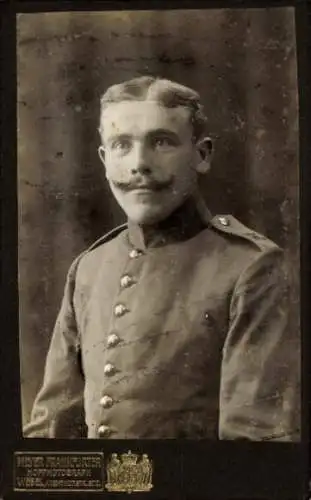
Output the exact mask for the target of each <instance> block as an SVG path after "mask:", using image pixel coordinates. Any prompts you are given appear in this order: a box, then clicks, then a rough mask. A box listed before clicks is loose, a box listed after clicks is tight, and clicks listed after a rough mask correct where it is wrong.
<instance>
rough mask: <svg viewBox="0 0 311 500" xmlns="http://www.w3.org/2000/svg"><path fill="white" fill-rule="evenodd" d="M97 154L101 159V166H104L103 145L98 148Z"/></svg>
mask: <svg viewBox="0 0 311 500" xmlns="http://www.w3.org/2000/svg"><path fill="white" fill-rule="evenodd" d="M98 154H99V158H100V159H101V161H102V163H103V165H104V166H105V154H106V152H105V148H104V146H103V145H101V146H99V148H98Z"/></svg>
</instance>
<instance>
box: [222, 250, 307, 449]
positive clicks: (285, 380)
mask: <svg viewBox="0 0 311 500" xmlns="http://www.w3.org/2000/svg"><path fill="white" fill-rule="evenodd" d="M282 265H283V255H282V252H281V251H280V250H279V249H277V248H276V249H272V250H269V251H265V252H262V253H261V254H260V256H259V257H257V258H256V259H255V261H254V262H252V263H251V265H250V266H248V267H247V269H246V270H245V271H244V272H243V273H242V275H241V276H240V278H239V281H238V283H237V285H236V288H235V291H234V294H233V296H232V300H231V308H230V318H231V321H230V328H229V331H228V335H227V338H226V341H225V345H224V349H223V361H222V374H221V389H220V419H219V437H220V439H228V440H230V439H249V440H255V441H259V440H271V441H297V440H299V439H300V435H299V428H297V427H300V426H299V423H298V422H299V419H300V415H299V406H300V385H299V361H300V359H299V358H300V356H299V342H300V339H299V332H298V331H292V330H293V329H292V328H290V325H289V323H288V317H287V313H288V306H289V304H288V294H287V291H286V288H287V285H286V280H285V279H284V273H283V270H282Z"/></svg>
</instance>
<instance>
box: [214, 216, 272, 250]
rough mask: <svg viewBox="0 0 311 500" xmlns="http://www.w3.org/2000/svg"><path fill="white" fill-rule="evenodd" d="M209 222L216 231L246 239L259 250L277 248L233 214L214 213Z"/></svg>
mask: <svg viewBox="0 0 311 500" xmlns="http://www.w3.org/2000/svg"><path fill="white" fill-rule="evenodd" d="M209 222H210V224H211V226H212V227H213V228H215V229H217V230H218V231H221V232H222V233H225V234H227V235H229V236H230V235H232V236H237V237H240V238H243V239H246V240H247V241H250V242H251V243H253V244H254V245H256V246H257V248H258V247H259V249H260V250H269V249H273V248H279V247H278V245H277V244H276V243H274V242H273V241H271V240H270V239H269V238H267V237H266V236H263V235H262V234H260V233H257V232H256V231H253V230H252V229H250V228H249V227H247V226H244V224H242V222H240V221H238V220H237V219H236V218H235V217H233V215H215V216H214V217H213V218H212V219H210V221H209Z"/></svg>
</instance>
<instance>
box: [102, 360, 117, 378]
mask: <svg viewBox="0 0 311 500" xmlns="http://www.w3.org/2000/svg"><path fill="white" fill-rule="evenodd" d="M115 372H116V369H115V367H114V366H113V365H112V364H111V363H107V364H106V365H105V366H104V374H105V375H113V374H114V373H115Z"/></svg>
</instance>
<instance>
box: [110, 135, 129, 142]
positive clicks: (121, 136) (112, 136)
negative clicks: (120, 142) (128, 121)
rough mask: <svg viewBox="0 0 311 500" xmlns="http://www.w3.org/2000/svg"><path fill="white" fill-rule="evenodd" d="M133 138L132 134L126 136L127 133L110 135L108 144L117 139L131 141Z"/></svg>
mask: <svg viewBox="0 0 311 500" xmlns="http://www.w3.org/2000/svg"><path fill="white" fill-rule="evenodd" d="M131 137H132V135H131V134H126V133H120V134H118V133H116V134H113V135H110V136H109V137H108V139H107V142H109V143H112V142H114V141H115V140H116V139H130V138H131Z"/></svg>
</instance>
